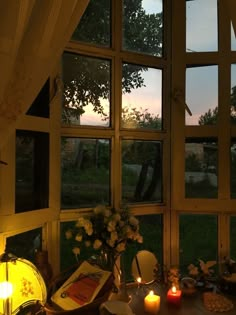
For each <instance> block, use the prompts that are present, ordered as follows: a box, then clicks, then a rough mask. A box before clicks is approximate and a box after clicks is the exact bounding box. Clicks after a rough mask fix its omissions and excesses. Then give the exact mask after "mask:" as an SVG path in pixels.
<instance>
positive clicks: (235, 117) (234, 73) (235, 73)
mask: <svg viewBox="0 0 236 315" xmlns="http://www.w3.org/2000/svg"><path fill="white" fill-rule="evenodd" d="M230 108H231V109H230V115H231V123H232V124H236V64H232V65H231V91H230Z"/></svg>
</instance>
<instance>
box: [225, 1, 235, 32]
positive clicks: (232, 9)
mask: <svg viewBox="0 0 236 315" xmlns="http://www.w3.org/2000/svg"><path fill="white" fill-rule="evenodd" d="M225 5H226V8H227V9H228V12H229V16H230V19H231V21H232V24H233V28H234V34H236V0H225Z"/></svg>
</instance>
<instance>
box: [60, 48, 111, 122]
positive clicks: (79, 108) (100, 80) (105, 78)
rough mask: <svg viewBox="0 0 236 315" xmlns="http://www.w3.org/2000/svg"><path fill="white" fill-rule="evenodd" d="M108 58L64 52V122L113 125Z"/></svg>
mask: <svg viewBox="0 0 236 315" xmlns="http://www.w3.org/2000/svg"><path fill="white" fill-rule="evenodd" d="M110 68H111V65H110V61H109V60H104V59H98V58H92V57H84V56H81V55H76V54H70V53H65V54H64V55H63V81H64V102H63V108H62V123H63V124H67V125H90V126H102V127H109V126H110V95H111V91H110V90H111V87H110V85H111V82H110V81H111V79H110V76H111V74H110V71H111V69H110Z"/></svg>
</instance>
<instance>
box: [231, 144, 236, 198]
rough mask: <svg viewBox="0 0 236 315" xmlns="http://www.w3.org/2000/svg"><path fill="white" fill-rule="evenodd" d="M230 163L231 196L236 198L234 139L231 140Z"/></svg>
mask: <svg viewBox="0 0 236 315" xmlns="http://www.w3.org/2000/svg"><path fill="white" fill-rule="evenodd" d="M230 153H231V165H230V175H231V176H230V186H231V198H233V199H235V198H236V139H232V141H231V148H230Z"/></svg>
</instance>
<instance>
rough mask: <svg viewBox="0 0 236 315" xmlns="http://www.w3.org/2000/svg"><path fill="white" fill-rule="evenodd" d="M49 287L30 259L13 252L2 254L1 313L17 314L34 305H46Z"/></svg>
mask: <svg viewBox="0 0 236 315" xmlns="http://www.w3.org/2000/svg"><path fill="white" fill-rule="evenodd" d="M46 299H47V289H46V285H45V282H44V280H43V277H42V276H41V274H40V272H39V271H38V270H37V268H36V267H35V266H34V265H33V264H32V263H31V262H30V261H28V260H26V259H23V258H17V257H16V256H13V255H11V254H6V253H4V254H2V255H1V256H0V314H4V315H11V314H16V313H18V312H19V311H20V310H22V309H24V308H26V307H28V306H33V305H44V304H45V303H46Z"/></svg>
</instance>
